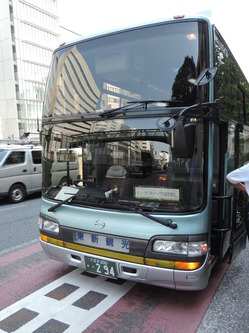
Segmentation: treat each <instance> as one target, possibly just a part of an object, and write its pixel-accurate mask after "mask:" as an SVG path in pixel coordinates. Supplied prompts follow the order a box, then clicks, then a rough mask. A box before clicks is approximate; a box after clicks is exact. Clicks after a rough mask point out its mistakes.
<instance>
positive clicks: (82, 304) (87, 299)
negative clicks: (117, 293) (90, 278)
mask: <svg viewBox="0 0 249 333" xmlns="http://www.w3.org/2000/svg"><path fill="white" fill-rule="evenodd" d="M106 297H107V295H105V294H101V293H99V292H96V291H93V290H91V291H89V292H88V293H87V294H86V295H84V296H83V297H81V298H80V299H78V301H76V302H74V303H73V305H74V306H77V307H79V308H81V309H84V310H90V309H92V308H94V307H95V306H96V305H98V304H99V303H100V302H101V301H103V300H104V299H105V298H106Z"/></svg>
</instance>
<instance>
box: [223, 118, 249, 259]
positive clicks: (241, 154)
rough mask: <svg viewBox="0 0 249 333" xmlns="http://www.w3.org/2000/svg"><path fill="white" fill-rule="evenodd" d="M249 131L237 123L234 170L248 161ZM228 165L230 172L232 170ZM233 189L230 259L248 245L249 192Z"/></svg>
mask: <svg viewBox="0 0 249 333" xmlns="http://www.w3.org/2000/svg"><path fill="white" fill-rule="evenodd" d="M248 135H249V132H248V131H247V130H246V129H245V128H243V126H242V125H240V124H237V125H236V126H235V131H234V163H233V170H234V169H237V168H239V167H241V166H243V165H244V164H245V163H246V162H247V161H248V157H247V156H246V139H247V137H248ZM228 149H229V147H228ZM230 171H232V170H230V168H229V165H228V172H230ZM229 190H231V191H233V202H232V233H231V252H230V261H231V260H232V259H233V258H235V257H236V256H237V255H238V254H239V253H240V251H241V250H242V249H244V248H245V246H246V239H247V236H246V229H245V218H247V214H246V204H247V199H248V198H247V197H248V196H247V194H246V193H245V192H242V191H239V190H236V189H228V190H227V192H228V191H229Z"/></svg>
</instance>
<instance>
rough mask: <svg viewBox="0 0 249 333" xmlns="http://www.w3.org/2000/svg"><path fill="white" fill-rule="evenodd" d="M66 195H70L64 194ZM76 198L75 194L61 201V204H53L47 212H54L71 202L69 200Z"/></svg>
mask: <svg viewBox="0 0 249 333" xmlns="http://www.w3.org/2000/svg"><path fill="white" fill-rule="evenodd" d="M66 194H70V193H66ZM76 196H77V193H75V194H73V195H72V196H71V197H69V198H67V199H65V200H62V201H61V202H59V203H57V204H55V205H54V206H52V207H50V208H49V209H48V212H54V211H55V210H56V208H58V207H60V206H61V205H63V204H65V203H68V202H71V200H73V198H75V197H76Z"/></svg>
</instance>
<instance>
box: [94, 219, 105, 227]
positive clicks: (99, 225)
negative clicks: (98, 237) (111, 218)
mask: <svg viewBox="0 0 249 333" xmlns="http://www.w3.org/2000/svg"><path fill="white" fill-rule="evenodd" d="M94 226H95V227H96V228H98V229H103V228H104V227H105V222H103V221H100V220H97V221H95V222H94Z"/></svg>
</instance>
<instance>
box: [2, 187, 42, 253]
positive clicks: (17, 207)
mask: <svg viewBox="0 0 249 333" xmlns="http://www.w3.org/2000/svg"><path fill="white" fill-rule="evenodd" d="M40 196H41V194H40V193H38V194H35V195H32V196H29V197H28V198H27V199H26V200H25V201H23V202H21V203H19V204H10V203H8V202H7V201H6V200H3V199H1V200H0V230H1V232H0V256H1V255H2V254H5V253H8V252H11V251H13V250H15V249H18V248H21V247H24V246H26V245H29V244H32V243H33V242H36V241H37V240H38V238H39V230H38V224H37V221H38V217H39V208H40V202H41V199H40ZM20 224H22V227H21V228H20Z"/></svg>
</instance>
